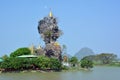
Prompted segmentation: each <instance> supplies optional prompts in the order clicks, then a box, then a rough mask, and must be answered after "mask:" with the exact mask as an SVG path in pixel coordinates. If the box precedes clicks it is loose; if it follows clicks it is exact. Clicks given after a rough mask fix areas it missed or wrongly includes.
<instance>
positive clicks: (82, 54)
mask: <svg viewBox="0 0 120 80" xmlns="http://www.w3.org/2000/svg"><path fill="white" fill-rule="evenodd" d="M89 55H94V52H93V50H92V49H90V48H88V47H84V48H81V49H80V51H78V52H77V53H76V54H75V55H74V56H75V57H77V58H78V59H79V60H80V59H82V58H83V57H85V56H89Z"/></svg>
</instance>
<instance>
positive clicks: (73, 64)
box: [69, 57, 78, 67]
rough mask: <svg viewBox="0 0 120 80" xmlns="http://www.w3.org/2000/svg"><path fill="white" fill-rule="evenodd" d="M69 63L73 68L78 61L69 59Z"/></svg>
mask: <svg viewBox="0 0 120 80" xmlns="http://www.w3.org/2000/svg"><path fill="white" fill-rule="evenodd" d="M69 62H70V63H71V64H72V66H73V67H75V65H76V64H77V63H78V59H77V58H76V57H72V58H70V60H69Z"/></svg>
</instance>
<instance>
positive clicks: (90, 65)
mask: <svg viewBox="0 0 120 80" xmlns="http://www.w3.org/2000/svg"><path fill="white" fill-rule="evenodd" d="M80 62H81V67H82V68H87V69H88V68H93V62H92V61H90V60H88V59H86V58H83V59H82V60H81V61H80Z"/></svg>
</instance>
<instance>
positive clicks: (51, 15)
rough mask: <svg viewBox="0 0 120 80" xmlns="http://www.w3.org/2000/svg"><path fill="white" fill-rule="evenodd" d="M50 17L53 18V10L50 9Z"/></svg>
mask: <svg viewBox="0 0 120 80" xmlns="http://www.w3.org/2000/svg"><path fill="white" fill-rule="evenodd" d="M49 17H53V14H52V11H51V9H50V13H49Z"/></svg>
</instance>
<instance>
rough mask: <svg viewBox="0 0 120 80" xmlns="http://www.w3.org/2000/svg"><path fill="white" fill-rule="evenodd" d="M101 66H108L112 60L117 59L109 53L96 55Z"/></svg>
mask: <svg viewBox="0 0 120 80" xmlns="http://www.w3.org/2000/svg"><path fill="white" fill-rule="evenodd" d="M97 57H98V58H99V60H101V62H102V64H110V63H111V62H112V61H113V60H115V59H116V58H117V55H115V54H110V53H101V54H99V55H97Z"/></svg>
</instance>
